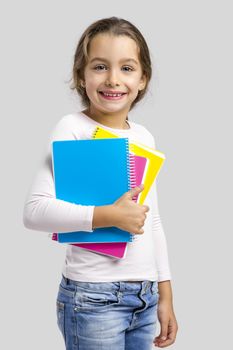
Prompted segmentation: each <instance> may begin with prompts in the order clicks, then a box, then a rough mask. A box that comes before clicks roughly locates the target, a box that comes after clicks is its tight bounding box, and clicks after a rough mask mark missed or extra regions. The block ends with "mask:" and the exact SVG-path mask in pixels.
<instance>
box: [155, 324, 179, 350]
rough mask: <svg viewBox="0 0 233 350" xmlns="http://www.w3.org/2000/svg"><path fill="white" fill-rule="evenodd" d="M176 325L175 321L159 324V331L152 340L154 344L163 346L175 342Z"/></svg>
mask: <svg viewBox="0 0 233 350" xmlns="http://www.w3.org/2000/svg"><path fill="white" fill-rule="evenodd" d="M176 333H177V325H176V324H175V323H170V324H165V323H164V324H161V332H160V335H159V336H158V337H156V338H155V339H154V341H153V343H154V345H155V346H159V347H160V348H165V347H167V346H169V345H171V344H173V343H174V342H175V339H176Z"/></svg>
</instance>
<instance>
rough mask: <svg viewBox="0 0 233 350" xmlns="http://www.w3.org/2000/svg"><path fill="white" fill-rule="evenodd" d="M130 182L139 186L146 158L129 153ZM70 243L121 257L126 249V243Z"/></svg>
mask: <svg viewBox="0 0 233 350" xmlns="http://www.w3.org/2000/svg"><path fill="white" fill-rule="evenodd" d="M130 160H131V161H130V169H131V171H130V183H131V188H133V187H135V186H139V185H140V184H141V182H142V178H143V173H144V169H145V166H146V162H147V159H146V158H143V157H140V156H136V155H133V154H130ZM137 198H138V196H135V197H134V198H133V199H134V200H135V201H137ZM52 239H53V240H57V234H56V233H54V234H53V236H52ZM72 245H74V246H77V247H80V248H83V249H87V250H90V251H93V252H96V253H100V254H104V255H108V256H111V257H114V258H119V259H123V258H124V257H125V255H126V251H127V243H124V242H121V243H84V244H76V243H73V244H72Z"/></svg>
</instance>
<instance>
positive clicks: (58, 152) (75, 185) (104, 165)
mask: <svg viewBox="0 0 233 350" xmlns="http://www.w3.org/2000/svg"><path fill="white" fill-rule="evenodd" d="M52 158H53V173H54V183H55V192H56V198H58V199H61V200H65V201H68V202H71V203H76V204H81V205H95V206H102V205H108V204H112V203H114V202H115V201H116V200H117V199H118V198H120V197H121V196H122V195H123V194H124V193H125V192H127V191H129V190H130V188H131V187H130V163H129V141H128V138H109V139H91V140H66V141H54V142H53V143H52ZM132 240H133V235H132V234H131V233H129V232H127V231H123V230H121V229H119V228H117V227H103V228H96V229H94V230H93V232H88V231H77V232H65V233H62V232H59V233H58V241H59V242H60V243H91V242H92V243H94V242H95V243H101V242H106V243H107V242H130V241H132Z"/></svg>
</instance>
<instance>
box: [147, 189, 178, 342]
mask: <svg viewBox="0 0 233 350" xmlns="http://www.w3.org/2000/svg"><path fill="white" fill-rule="evenodd" d="M153 191H154V197H153V198H154V203H153V208H152V210H153V233H154V238H155V251H156V262H157V270H158V289H159V302H158V319H159V322H160V326H161V330H160V334H159V336H158V337H156V338H155V339H154V344H155V345H156V346H159V347H166V346H169V345H171V344H173V343H174V342H175V338H176V333H177V330H178V325H177V321H176V317H175V313H174V309H173V296H172V286H171V281H170V280H171V273H170V268H169V259H168V251H167V243H166V238H165V234H164V230H163V226H162V223H161V220H160V215H159V211H158V197H157V190H156V185H155V184H154V187H153Z"/></svg>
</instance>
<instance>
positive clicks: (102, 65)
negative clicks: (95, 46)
mask: <svg viewBox="0 0 233 350" xmlns="http://www.w3.org/2000/svg"><path fill="white" fill-rule="evenodd" d="M104 68H105V65H104V64H98V65H97V66H95V67H94V69H95V70H103V69H104Z"/></svg>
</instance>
